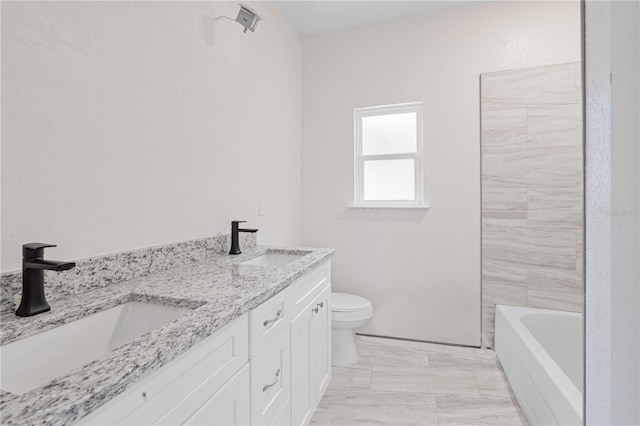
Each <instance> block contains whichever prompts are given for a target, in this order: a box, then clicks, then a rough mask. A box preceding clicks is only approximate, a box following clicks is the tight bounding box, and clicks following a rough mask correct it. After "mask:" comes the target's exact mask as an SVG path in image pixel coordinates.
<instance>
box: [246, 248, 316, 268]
mask: <svg viewBox="0 0 640 426" xmlns="http://www.w3.org/2000/svg"><path fill="white" fill-rule="evenodd" d="M305 255H306V253H304V254H294V253H272V252H267V253H265V254H262V255H260V256H258V257H254V258H253V259H250V260H246V261H244V262H242V263H240V264H241V265H253V266H262V267H265V268H270V267H278V266H285V265H287V264H289V263H291V262H293V261H294V260H297V259H300V258H301V257H302V256H305Z"/></svg>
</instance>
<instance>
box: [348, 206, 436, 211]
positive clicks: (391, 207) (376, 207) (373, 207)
mask: <svg viewBox="0 0 640 426" xmlns="http://www.w3.org/2000/svg"><path fill="white" fill-rule="evenodd" d="M349 208H350V209H365V210H371V209H375V210H378V209H384V210H429V206H349Z"/></svg>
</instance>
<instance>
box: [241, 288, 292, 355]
mask: <svg viewBox="0 0 640 426" xmlns="http://www.w3.org/2000/svg"><path fill="white" fill-rule="evenodd" d="M288 290H289V289H284V290H283V291H281V292H280V293H278V294H276V295H275V296H273V297H271V298H270V299H268V300H266V301H265V302H264V303H262V304H261V305H260V306H257V307H256V308H255V309H252V310H251V311H250V312H249V330H250V331H249V333H250V335H251V341H250V344H249V354H250V358H251V359H253V358H255V357H256V355H258V354H259V353H260V351H261V350H262V349H264V348H265V347H266V346H267V345H268V344H269V342H271V341H272V340H273V339H274V338H275V337H276V336H278V335H279V334H280V333H281V332H282V330H284V329H285V328H287V326H288V325H289V321H290V320H291V318H292V317H291V315H289V312H288V310H289V309H290V306H291V305H290V303H289V300H288V299H289V297H290V293H289V291H288Z"/></svg>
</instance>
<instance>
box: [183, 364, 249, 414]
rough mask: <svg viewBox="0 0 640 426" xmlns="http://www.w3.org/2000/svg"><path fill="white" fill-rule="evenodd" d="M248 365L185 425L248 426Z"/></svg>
mask: <svg viewBox="0 0 640 426" xmlns="http://www.w3.org/2000/svg"><path fill="white" fill-rule="evenodd" d="M250 399H251V396H250V392H249V365H248V364H247V365H245V366H244V368H243V369H242V370H240V372H238V374H236V375H235V376H234V377H233V378H232V379H231V380H229V382H227V383H226V384H225V385H224V386H223V387H222V389H220V390H219V391H218V392H217V393H216V394H215V395H213V396H212V397H211V398H209V400H208V401H207V402H205V403H204V404H203V405H202V407H200V408H199V409H198V410H197V411H196V412H195V413H194V414H193V415H192V416H191V417H189V419H187V421H186V422H185V423H184V424H185V425H226V426H228V425H234V426H239V425H248V424H249V421H250V420H251V419H250V415H249V413H250V410H251V409H250Z"/></svg>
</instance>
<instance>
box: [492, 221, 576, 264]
mask: <svg viewBox="0 0 640 426" xmlns="http://www.w3.org/2000/svg"><path fill="white" fill-rule="evenodd" d="M482 229H483V232H482V257H483V259H494V260H498V261H502V262H509V263H513V264H515V265H531V266H552V267H556V268H562V269H575V265H576V233H575V230H574V229H548V228H516V227H509V226H508V225H507V226H497V225H489V224H486V223H484V224H483V225H482Z"/></svg>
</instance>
